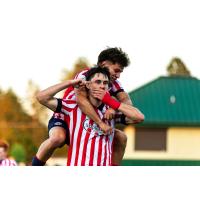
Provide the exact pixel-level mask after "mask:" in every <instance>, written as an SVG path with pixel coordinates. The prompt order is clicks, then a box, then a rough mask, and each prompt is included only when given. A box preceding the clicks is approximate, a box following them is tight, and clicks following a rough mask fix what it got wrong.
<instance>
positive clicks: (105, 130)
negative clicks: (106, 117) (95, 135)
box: [98, 121, 113, 135]
mask: <svg viewBox="0 0 200 200" xmlns="http://www.w3.org/2000/svg"><path fill="white" fill-rule="evenodd" d="M98 125H99V127H100V129H101V130H102V131H103V133H104V134H105V135H108V134H110V133H111V132H112V130H113V129H112V127H111V126H109V125H108V124H106V123H104V122H102V121H101V122H100V123H99V124H98Z"/></svg>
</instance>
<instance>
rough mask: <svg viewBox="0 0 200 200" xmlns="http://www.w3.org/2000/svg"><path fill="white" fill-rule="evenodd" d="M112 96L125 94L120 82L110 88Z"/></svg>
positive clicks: (114, 83)
mask: <svg viewBox="0 0 200 200" xmlns="http://www.w3.org/2000/svg"><path fill="white" fill-rule="evenodd" d="M109 92H110V95H111V96H115V97H116V95H117V94H118V93H119V92H124V88H123V87H122V85H121V83H120V82H119V81H118V80H115V81H114V82H113V83H112V85H111V88H110V91H109Z"/></svg>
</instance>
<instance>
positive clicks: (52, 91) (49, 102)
mask: <svg viewBox="0 0 200 200" xmlns="http://www.w3.org/2000/svg"><path fill="white" fill-rule="evenodd" d="M81 84H83V82H82V80H81V79H77V80H68V81H65V82H63V83H59V84H56V85H53V86H51V87H49V88H47V89H45V90H42V91H40V92H38V94H37V95H36V98H37V100H38V101H39V103H41V104H42V105H44V106H46V107H47V108H49V109H51V110H52V111H54V112H55V111H56V108H57V106H58V101H57V99H56V98H55V97H54V96H55V95H56V94H57V93H58V92H60V91H62V90H64V89H66V88H67V87H69V86H76V85H81Z"/></svg>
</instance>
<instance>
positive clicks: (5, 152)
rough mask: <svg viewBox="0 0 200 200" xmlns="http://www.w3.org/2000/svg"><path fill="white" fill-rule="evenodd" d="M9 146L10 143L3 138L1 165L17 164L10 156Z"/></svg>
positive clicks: (0, 155) (0, 153) (0, 154)
mask: <svg viewBox="0 0 200 200" xmlns="http://www.w3.org/2000/svg"><path fill="white" fill-rule="evenodd" d="M8 148H9V145H8V143H7V142H5V141H3V140H0V167H1V166H17V163H16V162H15V160H13V159H10V158H8Z"/></svg>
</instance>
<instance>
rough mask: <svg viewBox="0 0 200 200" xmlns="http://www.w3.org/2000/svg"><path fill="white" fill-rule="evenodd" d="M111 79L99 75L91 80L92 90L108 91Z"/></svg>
mask: <svg viewBox="0 0 200 200" xmlns="http://www.w3.org/2000/svg"><path fill="white" fill-rule="evenodd" d="M108 85H109V79H108V77H107V76H105V75H104V74H101V73H98V74H95V75H94V77H93V78H92V79H91V80H90V90H99V89H101V90H105V91H107V90H108Z"/></svg>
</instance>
